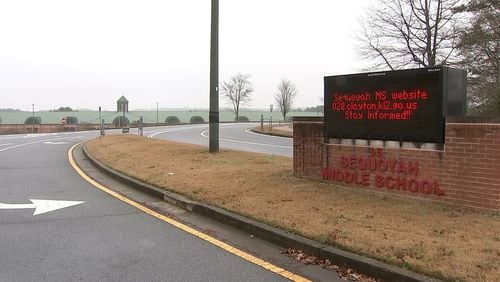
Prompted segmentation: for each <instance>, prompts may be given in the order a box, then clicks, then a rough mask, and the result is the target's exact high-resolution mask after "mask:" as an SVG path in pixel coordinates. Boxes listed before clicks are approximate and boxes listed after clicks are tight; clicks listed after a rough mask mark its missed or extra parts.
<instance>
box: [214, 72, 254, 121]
mask: <svg viewBox="0 0 500 282" xmlns="http://www.w3.org/2000/svg"><path fill="white" fill-rule="evenodd" d="M252 92H253V87H252V83H251V82H250V75H249V74H241V73H238V74H236V75H235V76H233V77H231V78H230V79H229V81H224V82H222V85H221V94H222V95H223V96H224V98H225V99H226V102H227V103H228V104H231V106H232V107H233V112H234V114H235V116H236V117H235V120H236V121H237V120H238V119H239V112H240V105H244V104H248V103H249V102H250V101H251V100H252V97H251V94H252Z"/></svg>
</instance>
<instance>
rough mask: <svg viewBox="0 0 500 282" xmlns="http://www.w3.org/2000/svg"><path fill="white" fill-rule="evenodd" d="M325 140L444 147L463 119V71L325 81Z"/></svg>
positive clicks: (363, 75)
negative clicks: (450, 120) (447, 129)
mask: <svg viewBox="0 0 500 282" xmlns="http://www.w3.org/2000/svg"><path fill="white" fill-rule="evenodd" d="M324 83H325V92H324V95H325V96H324V101H325V113H324V115H325V127H324V136H325V138H350V139H372V140H373V139H375V140H394V141H415V142H431V143H444V123H445V117H446V115H463V114H465V72H464V71H460V70H454V69H451V68H445V67H438V68H427V69H413V70H403V71H389V72H375V73H361V74H351V75H339V76H328V77H325V80H324Z"/></svg>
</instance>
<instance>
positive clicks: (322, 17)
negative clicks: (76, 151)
mask: <svg viewBox="0 0 500 282" xmlns="http://www.w3.org/2000/svg"><path fill="white" fill-rule="evenodd" d="M369 2H370V1H369V0H351V1H333V0H309V1H305V0H220V11H219V13H220V33H219V38H220V41H219V57H220V63H219V70H220V81H221V82H222V81H223V80H227V79H228V78H229V77H230V76H232V75H234V74H236V73H237V72H242V73H247V74H250V75H252V78H251V81H252V82H253V84H254V88H255V91H254V94H253V101H252V103H251V104H250V105H249V106H248V107H251V108H264V109H267V108H269V104H271V103H273V102H274V98H273V97H274V94H275V92H276V88H277V84H278V82H279V80H280V79H281V78H288V79H290V80H292V81H293V82H294V83H295V84H296V85H297V88H298V91H299V94H298V97H297V100H296V102H295V104H294V107H308V106H315V105H318V104H321V101H320V97H322V96H323V77H324V76H326V75H334V74H345V73H352V72H357V71H359V70H360V68H361V67H363V66H364V65H363V63H362V62H360V60H359V59H357V54H356V52H355V49H356V42H355V40H354V32H355V31H356V30H357V28H358V23H359V18H360V17H361V16H362V15H363V11H364V9H365V8H366V7H367V5H368V4H369ZM209 47H210V0H176V1H172V0H158V1H153V0H142V1H139V0H137V1H124V0H119V1H111V0H97V1H96V0H82V1H71V0H61V1H54V0H43V1H42V0H33V1H27V0H0V108H19V109H22V110H31V104H33V103H34V104H35V110H49V109H54V108H58V107H60V106H69V107H72V108H86V109H97V108H98V107H99V106H103V108H104V109H109V110H114V109H115V107H116V100H117V99H118V98H119V97H120V96H121V95H122V93H123V94H124V95H125V97H126V98H127V99H128V100H129V101H130V108H131V109H139V108H140V109H153V108H156V103H157V102H158V103H159V105H160V108H183V107H189V108H208V106H209V88H208V85H209V62H210V58H209V54H210V53H209V51H210V48H209ZM219 103H220V106H221V107H225V106H226V103H225V102H224V100H222V97H221V99H220V102H219Z"/></svg>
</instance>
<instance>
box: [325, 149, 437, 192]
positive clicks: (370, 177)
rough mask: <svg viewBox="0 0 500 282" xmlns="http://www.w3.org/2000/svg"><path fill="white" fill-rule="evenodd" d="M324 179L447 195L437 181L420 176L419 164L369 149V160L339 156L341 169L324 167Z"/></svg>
mask: <svg viewBox="0 0 500 282" xmlns="http://www.w3.org/2000/svg"><path fill="white" fill-rule="evenodd" d="M321 177H322V179H324V180H330V181H335V182H339V183H347V184H357V185H364V186H370V187H376V188H386V189H390V190H401V191H408V192H412V193H423V194H434V195H437V196H442V195H444V191H443V190H441V188H440V186H439V182H438V181H436V180H432V179H427V178H421V177H419V163H418V161H410V160H405V159H394V158H386V157H383V156H382V150H381V149H370V155H369V156H366V157H359V156H354V155H352V156H340V157H339V158H338V167H336V168H324V169H323V170H322V171H321Z"/></svg>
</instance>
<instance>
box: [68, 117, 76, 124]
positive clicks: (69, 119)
mask: <svg viewBox="0 0 500 282" xmlns="http://www.w3.org/2000/svg"><path fill="white" fill-rule="evenodd" d="M66 124H78V118H76V117H66Z"/></svg>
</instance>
